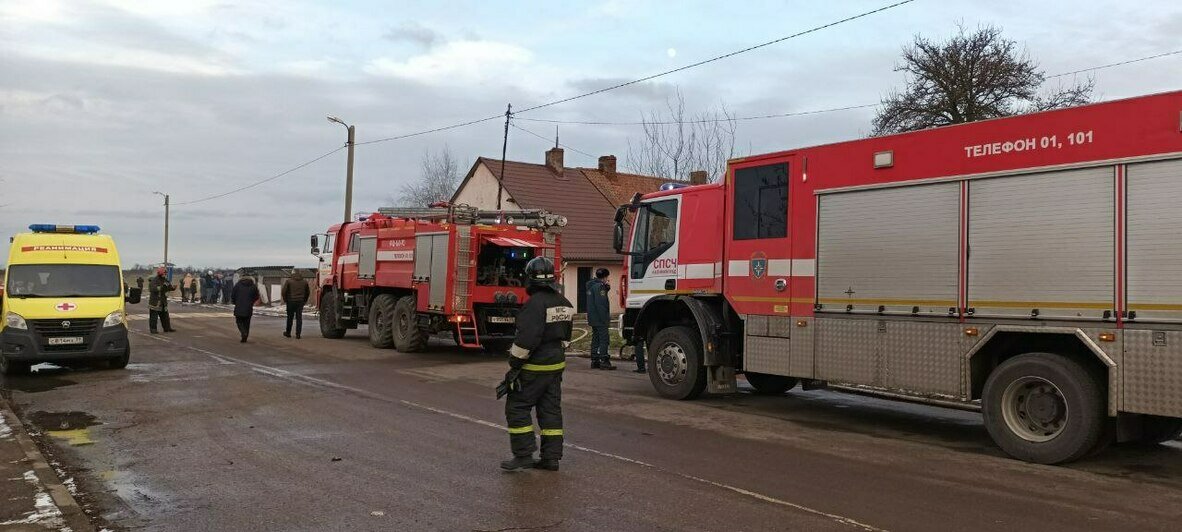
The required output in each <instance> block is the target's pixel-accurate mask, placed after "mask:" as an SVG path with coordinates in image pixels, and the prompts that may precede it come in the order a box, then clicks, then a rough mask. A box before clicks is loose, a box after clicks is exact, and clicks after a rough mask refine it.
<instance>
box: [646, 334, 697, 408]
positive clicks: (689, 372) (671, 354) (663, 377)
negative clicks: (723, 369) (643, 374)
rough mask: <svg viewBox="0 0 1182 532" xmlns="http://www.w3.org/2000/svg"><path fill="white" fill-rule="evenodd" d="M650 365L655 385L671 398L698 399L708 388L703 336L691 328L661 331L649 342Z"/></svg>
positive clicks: (658, 391)
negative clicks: (703, 362)
mask: <svg viewBox="0 0 1182 532" xmlns="http://www.w3.org/2000/svg"><path fill="white" fill-rule="evenodd" d="M648 367H649V371H648V377H649V381H651V382H652V383H653V388H655V389H656V390H657V393H659V394H661V395H663V396H665V397H668V398H670V399H677V400H684V399H696V398H697V397H698V396H699V395H702V391H703V390H705V389H706V367H705V366H704V365H702V339H701V337H700V336H699V335H698V332H697V331H695V330H693V329H691V328H689V327H684V326H678V327H667V328H664V329H661V330H660V331H658V332H657V334H656V335H655V336H653V339H652V341H651V342H649V350H648Z"/></svg>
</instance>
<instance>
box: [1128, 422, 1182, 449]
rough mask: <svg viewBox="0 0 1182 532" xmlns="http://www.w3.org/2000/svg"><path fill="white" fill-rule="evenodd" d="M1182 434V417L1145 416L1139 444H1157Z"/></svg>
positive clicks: (1138, 439)
mask: <svg viewBox="0 0 1182 532" xmlns="http://www.w3.org/2000/svg"><path fill="white" fill-rule="evenodd" d="M1178 436H1182V419H1178V418H1175V417H1162V416H1144V417H1143V418H1142V420H1141V437H1140V438H1137V441H1136V443H1137V444H1138V445H1157V444H1159V443H1165V442H1168V441H1170V440H1176V439H1178Z"/></svg>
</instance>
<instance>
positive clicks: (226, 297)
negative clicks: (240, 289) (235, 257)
mask: <svg viewBox="0 0 1182 532" xmlns="http://www.w3.org/2000/svg"><path fill="white" fill-rule="evenodd" d="M233 291H234V274H233V273H227V274H226V279H225V280H224V281H222V303H224V304H227V305H228V304H229V303H230V293H231V292H233Z"/></svg>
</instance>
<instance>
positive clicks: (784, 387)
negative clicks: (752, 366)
mask: <svg viewBox="0 0 1182 532" xmlns="http://www.w3.org/2000/svg"><path fill="white" fill-rule="evenodd" d="M744 375H745V376H746V377H747V383H748V384H750V385H751V387H752V388H755V393H758V394H762V395H780V394H782V393H784V392H786V391H788V390H791V389H792V388H794V387H795V386H796V383H797V382H798V381H797V380H796V378H795V377H784V376H781V375H768V374H767V373H753V372H750V371H748V372H746V373H744Z"/></svg>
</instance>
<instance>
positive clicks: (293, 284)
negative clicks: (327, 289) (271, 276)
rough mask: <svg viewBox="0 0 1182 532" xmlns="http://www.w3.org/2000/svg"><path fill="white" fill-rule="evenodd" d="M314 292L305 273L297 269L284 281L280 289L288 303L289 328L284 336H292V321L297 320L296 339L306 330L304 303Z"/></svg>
mask: <svg viewBox="0 0 1182 532" xmlns="http://www.w3.org/2000/svg"><path fill="white" fill-rule="evenodd" d="M311 294H312V287H310V286H308V281H305V280H304V274H302V273H300V271H299V270H297V269H292V270H291V277H288V278H287V280H286V281H283V288H281V289H280V290H279V297H280V298H281V299H282V300H283V302H284V303H285V304H286V305H287V329H286V330H284V331H283V336H286V337H288V338H291V321H292V320H293V319H294V320H295V328H296V329H295V330H296V340H299V339H300V333H301V332H303V330H304V304H306V303H307V302H308V297H309V296H310V295H311Z"/></svg>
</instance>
